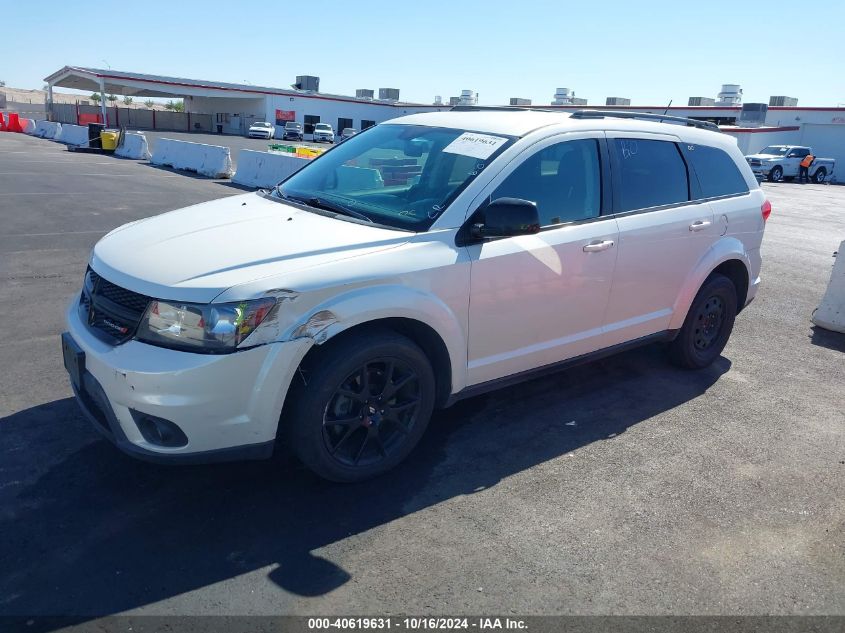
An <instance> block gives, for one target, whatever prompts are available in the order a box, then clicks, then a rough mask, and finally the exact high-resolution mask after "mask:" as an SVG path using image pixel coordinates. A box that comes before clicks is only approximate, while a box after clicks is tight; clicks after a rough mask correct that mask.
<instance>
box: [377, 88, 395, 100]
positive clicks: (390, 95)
mask: <svg viewBox="0 0 845 633" xmlns="http://www.w3.org/2000/svg"><path fill="white" fill-rule="evenodd" d="M378 98H379V99H384V100H386V101H399V88H379V89H378Z"/></svg>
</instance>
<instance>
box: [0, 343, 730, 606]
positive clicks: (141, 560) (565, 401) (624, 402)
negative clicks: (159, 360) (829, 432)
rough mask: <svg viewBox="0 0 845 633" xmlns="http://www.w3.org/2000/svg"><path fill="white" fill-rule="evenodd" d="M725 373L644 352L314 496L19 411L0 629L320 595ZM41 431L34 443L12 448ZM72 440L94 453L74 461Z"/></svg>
mask: <svg viewBox="0 0 845 633" xmlns="http://www.w3.org/2000/svg"><path fill="white" fill-rule="evenodd" d="M729 368H730V361H728V360H727V359H725V358H720V359H719V360H718V361H717V362H716V363H715V364H714V365H713V366H712V367H710V368H708V369H705V370H701V371H697V372H687V371H682V370H678V369H675V368H673V367H671V366H670V365H668V363H667V362H666V361H665V359H664V354H663V352H662V349H661V348H660V347H658V346H653V347H649V348H643V349H640V350H635V351H631V352H627V353H625V354H622V355H619V356H616V357H613V358H609V359H605V360H602V361H599V362H596V363H592V364H589V365H584V366H581V367H578V368H576V369H572V370H569V371H567V372H563V373H559V374H555V375H552V376H548V377H545V378H542V379H538V380H534V381H531V382H528V383H523V384H521V385H517V386H514V387H510V388H508V389H504V390H501V391H499V392H495V393H492V394H489V395H487V396H482V397H478V398H473V399H471V400H466V401H463V402H460V403H458V404H457V405H455V406H454V407H452V408H451V409H448V410H445V411H440V412H437V413H436V414H435V417H434V419H433V420H432V424H431V426H430V428H429V430H428V432H427V433H426V435H425V437H424V438H423V440H422V442H421V445H420V446H419V447H418V449H417V450H416V451H415V452H414V453H413V454H412V456H411V457H410V458H409V459H408V460H407V461H406V462H405V463H404V464H403V465H401V466H400V467H399V468H398V469H397V470H395V471H394V472H393V473H391V475H390V476H386V477H382V478H379V479H376V480H373V481H369V482H366V483H362V484H356V485H338V484H331V483H327V482H324V481H322V480H319V479H317V478H316V477H314V476H313V475H311V474H310V473H309V472H307V471H305V470H304V469H303V468H302V467H301V466H299V465H297V464H296V463H294V462H293V460H291V459H289V458H287V457H285V456H276V457H274V458H273V459H272V460H270V461H266V462H253V463H241V464H218V465H213V466H194V467H167V466H156V465H151V464H146V463H143V462H138V461H135V460H133V459H131V458H128V457H125V456H123V455H122V454H121V453H119V452H118V451H117V450H116V449H115V448H114V447H112V446H111V445H110V444H108V443H107V442H106V441H104V440H93V438H94V437H95V434H94V431H93V430H91V429H89V428H88V426H87V422H85V421H84V420H83V419H82V417H81V415H80V413H79V412H78V409H77V407H76V403H75V402H74V401H73V400H72V399H64V400H60V401H56V402H51V403H48V404H45V405H41V406H38V407H34V408H31V409H28V410H25V411H21V412H19V413H16V414H14V415H12V416H9V417H7V418H5V419H3V420H0V430H2V432H1V433H0V465H2V467H0V473H2V477H3V480H5V481H0V533H2V534H4V535H5V536H4V537H3V539H2V540H0V570H2V571H0V615H13V616H42V617H43V616H49V615H61V616H78V617H81V618H83V619H84V618H90V617H93V616H101V615H107V614H113V613H117V612H121V611H125V610H127V609H132V608H136V607H140V606H143V605H146V604H150V603H155V602H157V601H160V600H163V599H166V598H170V597H173V596H177V595H179V594H182V593H184V592H187V591H191V590H195V589H198V588H202V587H205V586H208V585H211V584H213V583H218V582H221V581H224V580H227V579H230V578H234V577H236V576H239V575H242V574H245V573H247V572H251V571H255V570H258V569H262V568H265V567H268V566H274V568H273V569H272V570H271V571H269V572H268V575H269V578H270V579H271V580H272V581H273V582H274V583H275V584H276V585H277V586H278V587H280V588H281V589H283V590H284V591H286V592H290V593H292V594H295V595H298V596H319V595H322V594H325V593H327V592H329V591H332V590H333V589H335V588H337V587H339V586H341V585H343V584H344V583H346V582H347V581H349V580H350V578H351V575H350V573H349V571H347V570H345V569H343V568H342V567H340V566H339V565H337V564H336V563H334V562H332V561H331V560H327V559H326V558H323V557H321V556H319V555H316V554H315V553H314V552H315V551H316V550H319V549H320V548H323V547H324V546H326V545H329V544H332V543H336V542H339V541H342V540H344V539H346V538H347V537H350V536H353V535H356V534H360V533H363V532H365V531H367V530H370V529H372V528H374V527H377V526H380V525H384V524H386V523H388V522H391V521H394V520H395V519H397V518H399V517H402V516H405V515H408V514H411V513H413V512H415V511H418V510H420V509H423V508H427V507H430V506H433V505H435V504H438V503H440V502H442V501H444V500H447V499H451V498H453V497H455V496H458V495H471V494H473V493H475V492H477V491H479V490H483V489H487V488H490V487H493V486H496V485H497V484H498V483H499V482H500V481H502V480H503V479H504V478H507V477H509V476H511V475H514V474H515V473H519V472H521V471H524V470H526V469H529V468H532V467H534V466H536V465H537V464H540V463H543V462H545V461H547V460H552V459H555V458H558V457H560V456H562V455H565V454H567V453H571V452H573V451H577V450H578V449H579V448H581V447H583V446H585V445H588V444H590V443H592V442H597V441H614V438H617V437H619V436H620V435H622V434H623V433H624V432H625V431H626V430H627V429H628V428H629V427H631V426H632V425H635V424H637V423H639V422H641V421H643V420H647V419H649V418H652V417H653V416H656V415H659V414H660V413H662V412H664V411H667V410H669V409H672V408H674V407H676V406H678V405H680V404H682V403H685V402H688V401H690V400H692V399H694V398H696V397H698V396H700V395H701V394H703V393H704V392H705V391H706V390H707V389H708V388H709V387H710V386H711V385H713V384H714V383H715V382H716V381H717V380H718V379H719V377H720V376H721V375H722V374H723V373H725V372H727V371H728V369H729ZM576 419H577V424H573V423H572V421H573V420H576ZM39 429H40V430H39ZM36 430H39V431H38V432H39V433H40V435H38V436H37V437H39V438H40V440H39V441H38V442H32V443H26V442H24V441H23V440H20V439H15V438H17V437H24V438H26V437H35V436H34V435H32V434H33V433H35V432H36ZM27 433H29V435H27ZM80 437H83V438H85V437H90V438H91V440H92V441H90V442H89V443H87V444H84V445H82V446H81V447H79V443H80V440H79V438H80ZM67 438H73V440H72V441H70V440H68V439H67ZM73 442H75V444H73ZM68 444H70V445H71V448H68V447H67V446H66V445H68ZM73 446H76V448H72V447H73ZM22 451H23V452H22ZM33 464H38V465H40V469H41V470H40V472H41V474H40V475H39V476H32V475H31V474H30V473H31V472H32V471H33V466H32V465H33ZM28 478H29V479H28ZM4 486H9V487H11V488H7V489H6V491H5V496H2V495H3V494H4V491H3V488H4ZM10 489H14V490H15V492H14V493H9V490H10ZM562 502H564V503H565V500H562ZM282 602H283V597H282V596H280V597H279V604H282ZM233 610H236V609H235V608H234V607H233Z"/></svg>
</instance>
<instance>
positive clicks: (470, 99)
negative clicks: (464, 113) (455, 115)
mask: <svg viewBox="0 0 845 633" xmlns="http://www.w3.org/2000/svg"><path fill="white" fill-rule="evenodd" d="M477 103H478V99H477V98H476V97H475V96H474V95H473V92H472V90H461V96H460V101H459V102H458V105H476V104H477Z"/></svg>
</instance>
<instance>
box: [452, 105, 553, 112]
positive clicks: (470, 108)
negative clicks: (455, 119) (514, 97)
mask: <svg viewBox="0 0 845 633" xmlns="http://www.w3.org/2000/svg"><path fill="white" fill-rule="evenodd" d="M488 110H492V111H495V112H501V111H503V110H504V111H505V112H553V110H544V109H542V108H534V107H531V106H483V105H455V106H452V107H451V108H450V111H451V112H485V111H488Z"/></svg>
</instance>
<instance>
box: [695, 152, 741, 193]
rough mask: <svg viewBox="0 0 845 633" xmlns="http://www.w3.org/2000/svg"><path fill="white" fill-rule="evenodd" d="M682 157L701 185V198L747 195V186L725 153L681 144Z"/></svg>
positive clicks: (734, 164)
mask: <svg viewBox="0 0 845 633" xmlns="http://www.w3.org/2000/svg"><path fill="white" fill-rule="evenodd" d="M681 147H682V148H683V150H684V157H685V158H686V159H687V163H689V164H690V165H692V168H693V171H695V175H696V176H698V182H699V184H700V185H701V196H702V197H703V198H713V197H716V196H729V195H732V194H737V193H748V185H747V184H746V182H745V178H743V177H742V174H741V173H740V171H739V169H738V168H737V166H736V163H734V161H733V159H732V158H731V157H730V156H728V154H727V152H725V151H723V150H721V149H717V148H715V147H708V146H707V145H688V144H686V143H682V144H681Z"/></svg>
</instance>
